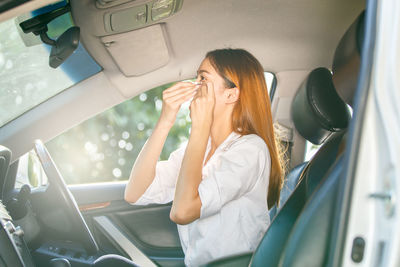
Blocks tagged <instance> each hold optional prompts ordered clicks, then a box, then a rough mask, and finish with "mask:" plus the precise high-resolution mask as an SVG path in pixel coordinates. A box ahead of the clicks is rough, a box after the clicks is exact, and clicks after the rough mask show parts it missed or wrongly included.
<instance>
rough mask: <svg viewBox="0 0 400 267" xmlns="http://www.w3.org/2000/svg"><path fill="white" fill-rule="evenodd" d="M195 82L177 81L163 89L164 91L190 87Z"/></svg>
mask: <svg viewBox="0 0 400 267" xmlns="http://www.w3.org/2000/svg"><path fill="white" fill-rule="evenodd" d="M196 85H197V84H195V83H192V82H177V83H176V84H174V85H172V86H171V87H169V88H167V89H165V90H164V92H167V93H169V92H172V91H175V90H176V89H179V88H184V87H192V86H196Z"/></svg>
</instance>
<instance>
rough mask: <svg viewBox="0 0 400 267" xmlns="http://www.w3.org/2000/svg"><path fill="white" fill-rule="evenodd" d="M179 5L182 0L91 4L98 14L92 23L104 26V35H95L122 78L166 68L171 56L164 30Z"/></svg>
mask: <svg viewBox="0 0 400 267" xmlns="http://www.w3.org/2000/svg"><path fill="white" fill-rule="evenodd" d="M78 2H79V1H78ZM76 4H77V5H79V3H76ZM182 5H183V0H96V1H95V6H96V8H97V11H98V12H96V13H97V14H96V18H95V19H93V20H92V21H98V20H99V19H101V20H102V21H103V23H104V29H103V31H104V32H99V33H98V34H96V35H97V36H98V37H99V39H100V41H101V43H102V44H103V46H104V48H105V49H106V50H107V51H108V53H109V54H110V56H111V58H112V60H113V61H114V63H115V65H116V66H117V67H118V68H119V70H120V71H121V73H122V74H123V75H124V76H125V77H132V76H141V75H144V74H146V73H149V72H152V71H154V70H157V69H159V68H161V67H163V66H165V65H167V63H168V62H169V60H170V54H171V53H170V48H169V47H168V43H169V42H168V36H167V32H166V31H165V29H164V27H165V24H166V22H167V19H168V18H169V17H171V16H172V15H174V14H176V13H177V12H178V11H180V10H181V9H182ZM77 12H79V11H77ZM100 14H101V17H100V16H99V15H100ZM85 23H86V22H85ZM94 28H96V27H94Z"/></svg>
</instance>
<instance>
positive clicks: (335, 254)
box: [327, 0, 377, 267]
mask: <svg viewBox="0 0 400 267" xmlns="http://www.w3.org/2000/svg"><path fill="white" fill-rule="evenodd" d="M376 10H377V1H376V0H367V5H366V13H365V24H364V25H365V39H364V43H363V46H362V47H363V49H362V54H361V67H360V73H359V77H358V83H357V90H356V94H355V105H354V114H353V120H352V122H351V124H350V128H349V138H348V141H347V144H346V151H345V155H344V157H345V160H344V162H345V166H344V174H345V179H342V180H341V181H340V185H339V196H338V199H337V200H338V203H337V205H336V207H337V209H336V211H335V221H334V224H333V230H332V231H333V234H332V237H333V238H332V240H331V246H330V248H331V253H330V258H329V259H328V265H327V266H331V267H340V266H341V262H342V259H343V255H344V245H345V241H346V234H347V224H348V217H349V213H350V203H351V200H352V193H353V187H354V176H355V171H356V168H357V160H358V151H359V148H360V139H361V138H360V137H361V134H362V129H363V126H364V117H365V110H366V106H367V99H368V93H369V88H370V79H371V73H372V68H373V63H374V62H373V60H374V51H375V37H376V15H377V12H376ZM335 237H336V238H335Z"/></svg>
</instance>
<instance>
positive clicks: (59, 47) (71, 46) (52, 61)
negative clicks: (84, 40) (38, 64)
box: [49, 26, 80, 68]
mask: <svg viewBox="0 0 400 267" xmlns="http://www.w3.org/2000/svg"><path fill="white" fill-rule="evenodd" d="M79 34H80V29H79V27H76V26H75V27H71V28H69V29H68V30H66V31H65V32H64V33H63V34H62V35H61V36H60V37H58V38H57V40H56V41H55V45H53V46H52V47H51V51H50V58H49V65H50V67H52V68H57V67H58V66H60V65H61V64H62V63H63V62H64V61H65V60H66V59H67V58H68V57H69V56H70V55H71V54H72V52H74V51H75V49H76V48H77V47H78V45H79Z"/></svg>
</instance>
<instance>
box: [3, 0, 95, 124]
mask: <svg viewBox="0 0 400 267" xmlns="http://www.w3.org/2000/svg"><path fill="white" fill-rule="evenodd" d="M61 4H62V3H61ZM39 11H40V10H38V11H35V12H33V13H32V14H31V13H30V14H25V15H23V16H20V17H17V18H14V19H11V20H8V21H4V22H1V23H0V95H1V98H0V109H1V111H2V112H0V126H2V125H4V124H6V123H7V122H9V121H11V120H13V119H14V118H16V117H18V116H20V115H21V114H23V113H24V112H26V111H28V110H29V109H31V108H33V107H35V106H36V105H38V104H40V103H42V102H43V101H45V100H47V99H49V98H50V97H52V96H54V95H56V94H58V93H60V92H61V91H63V90H64V89H66V88H68V87H70V86H72V85H74V84H76V83H78V82H80V81H82V80H83V79H86V78H88V77H90V76H92V75H94V74H95V73H97V72H99V71H100V70H101V67H100V66H99V65H98V64H97V63H96V62H95V61H94V60H93V59H92V58H91V57H90V55H89V54H88V53H87V52H86V50H85V49H84V47H83V46H82V45H81V44H80V45H79V47H78V48H77V50H75V52H74V53H73V54H72V55H71V56H70V57H69V58H68V59H67V60H66V61H65V62H64V63H63V64H62V65H61V66H60V67H58V68H57V69H53V68H51V67H49V53H50V46H49V45H45V44H43V43H42V42H41V41H40V40H39V37H37V36H35V35H33V34H32V33H29V34H24V33H23V32H22V31H21V29H20V27H19V23H20V22H22V21H24V20H26V19H27V18H29V17H32V15H36V14H37V13H38V12H39ZM72 25H73V22H72V19H71V14H70V13H66V14H64V15H62V16H60V17H58V18H56V19H55V20H53V21H52V22H51V23H49V24H48V28H49V32H48V34H49V36H50V38H53V39H55V38H57V37H58V36H59V35H61V34H62V33H63V32H64V31H65V30H66V29H68V28H69V27H71V26H72ZM5 111H7V112H5Z"/></svg>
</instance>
